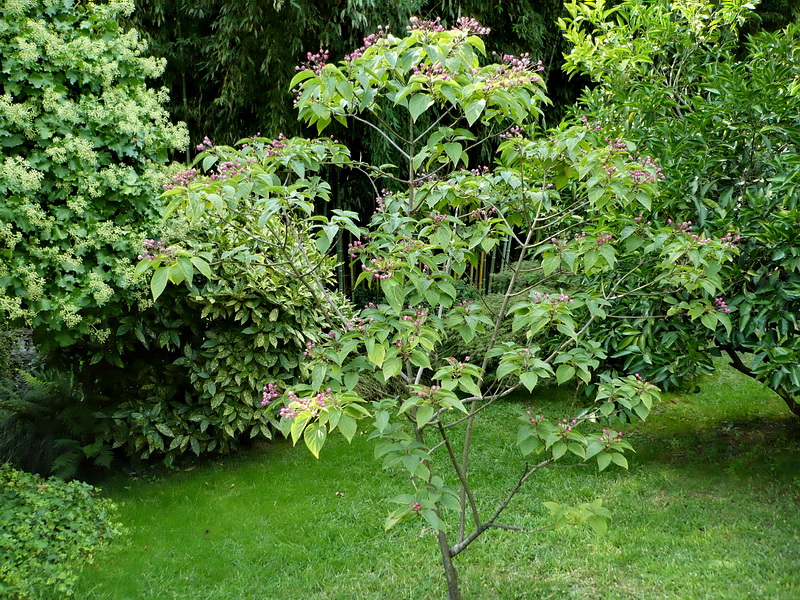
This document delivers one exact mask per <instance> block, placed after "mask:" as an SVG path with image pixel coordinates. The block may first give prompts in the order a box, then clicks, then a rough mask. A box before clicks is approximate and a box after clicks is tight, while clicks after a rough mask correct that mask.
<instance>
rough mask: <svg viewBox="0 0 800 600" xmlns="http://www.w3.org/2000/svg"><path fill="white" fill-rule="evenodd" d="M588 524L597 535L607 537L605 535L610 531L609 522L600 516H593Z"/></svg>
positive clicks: (587, 520)
mask: <svg viewBox="0 0 800 600" xmlns="http://www.w3.org/2000/svg"><path fill="white" fill-rule="evenodd" d="M586 523H587V524H588V525H589V527H591V528H592V529H593V530H594V532H595V533H596V534H597V535H605V533H606V532H607V531H608V521H607V520H606V519H605V518H604V517H601V516H600V515H592V516H591V517H589V518H588V519H586Z"/></svg>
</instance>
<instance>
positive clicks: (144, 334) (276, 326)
mask: <svg viewBox="0 0 800 600" xmlns="http://www.w3.org/2000/svg"><path fill="white" fill-rule="evenodd" d="M285 145H286V146H288V147H287V148H286V149H285V150H284V146H285ZM203 146H204V150H205V151H204V153H203V154H202V155H201V156H200V158H199V159H198V162H200V163H202V165H203V166H204V167H199V168H198V169H187V170H186V171H184V172H183V173H179V174H177V175H176V176H175V177H174V179H173V182H174V187H173V184H166V185H165V187H167V188H168V191H167V192H166V193H165V196H166V197H167V198H171V199H173V200H174V196H175V195H176V194H180V195H182V194H183V193H186V192H188V193H189V194H190V195H191V196H192V197H194V198H198V199H203V201H205V200H206V199H208V200H209V201H210V202H212V203H213V202H221V201H222V199H223V198H225V199H226V200H227V199H233V200H234V201H235V202H236V210H235V212H233V213H231V214H230V215H228V218H226V219H218V218H216V217H215V214H214V211H213V210H210V211H209V212H208V213H204V211H202V210H201V211H199V212H198V211H196V210H194V209H190V210H189V211H187V212H179V213H177V214H176V215H174V216H173V219H172V220H171V221H170V224H169V227H170V228H169V231H168V232H167V234H166V235H167V236H169V237H168V239H167V240H157V241H156V240H147V241H146V242H145V245H146V248H144V249H143V250H142V251H141V252H142V254H141V255H140V256H141V257H142V258H141V260H140V265H141V266H140V267H139V269H138V270H139V271H143V270H145V269H150V268H152V269H155V277H154V280H153V285H152V291H153V295H154V296H158V301H157V302H156V305H155V307H154V310H153V311H151V312H150V313H149V315H148V320H142V319H141V318H136V317H134V316H131V317H129V318H126V319H124V320H123V325H122V326H121V327H120V329H119V332H120V333H121V334H124V335H128V334H130V333H131V332H133V333H134V335H136V337H138V338H140V339H141V340H144V342H145V344H146V346H148V347H149V348H151V349H152V350H151V352H153V353H154V354H157V353H163V356H164V357H165V359H166V360H165V362H166V363H167V365H168V366H167V367H166V368H167V370H168V373H164V372H159V373H157V376H156V377H154V376H153V373H152V372H151V370H148V365H149V364H150V362H149V361H141V362H140V364H139V367H137V369H138V370H139V376H138V377H139V379H138V385H136V386H132V385H131V382H130V381H127V382H126V381H125V380H124V379H122V380H120V382H119V383H118V384H115V389H113V390H108V391H106V394H107V395H108V396H109V397H122V398H124V401H123V402H122V403H121V404H119V405H118V406H117V408H116V410H115V411H114V412H113V413H110V414H111V416H112V419H111V420H112V421H113V423H112V424H111V427H110V429H109V431H108V432H107V439H108V440H110V441H112V442H113V444H114V445H116V446H122V447H123V448H124V450H125V451H126V452H128V453H129V454H136V455H138V456H141V457H143V458H147V457H149V456H151V455H165V456H166V459H167V463H171V462H172V461H173V460H174V459H175V458H176V457H177V456H179V455H180V454H182V453H187V452H194V453H195V454H197V455H200V454H203V453H206V452H220V451H222V452H227V451H230V450H231V449H233V448H234V446H235V444H236V442H237V440H239V439H240V438H241V437H242V436H247V437H251V438H252V437H256V436H265V437H268V438H269V437H271V435H272V430H273V425H274V423H275V418H274V415H273V414H271V412H270V411H267V410H265V409H264V406H263V405H262V402H263V401H264V396H263V388H264V386H265V385H266V384H267V383H273V384H277V385H279V386H281V387H285V386H286V385H288V384H289V383H291V382H293V381H294V380H295V379H297V378H298V377H300V376H301V375H302V374H303V373H302V362H303V359H304V352H305V351H307V349H308V344H312V345H313V344H315V343H317V342H319V340H320V339H321V337H322V336H323V334H324V333H325V332H327V331H328V330H329V329H330V321H329V319H328V318H327V316H326V314H325V312H324V311H322V310H321V309H320V307H319V299H318V298H316V297H315V296H314V295H313V294H312V293H311V292H310V291H309V289H308V285H307V281H306V279H311V278H317V279H318V280H319V281H320V282H321V283H322V284H323V285H328V284H330V283H331V282H332V281H333V268H334V264H335V260H334V259H333V258H332V257H329V256H327V255H326V254H325V253H324V250H325V249H326V248H324V249H323V251H321V250H320V249H318V248H317V247H316V246H315V245H314V243H313V242H312V241H311V239H310V237H309V228H310V227H311V223H310V222H304V221H302V220H297V221H294V222H292V223H291V224H288V226H287V227H285V228H284V227H283V226H278V224H277V222H275V221H274V220H273V221H270V220H266V221H263V222H262V223H261V225H259V226H256V229H257V230H258V236H257V237H252V236H249V235H247V234H246V233H245V232H247V231H248V230H249V229H250V228H252V226H253V223H256V222H258V217H259V216H260V214H257V212H258V211H259V210H260V207H259V205H257V204H256V199H255V196H254V195H253V194H251V192H252V190H253V188H254V186H257V185H263V186H264V187H265V188H271V187H272V186H273V185H277V184H278V183H277V182H279V181H281V180H284V178H285V177H286V176H287V174H291V176H292V177H295V178H299V176H298V174H297V172H302V173H303V175H305V173H306V171H308V173H309V174H310V173H312V172H313V171H314V170H315V169H317V168H318V167H319V164H318V160H317V159H316V158H314V156H315V153H316V152H317V151H319V152H322V154H323V155H324V154H326V153H328V152H333V153H334V154H335V153H337V152H338V150H337V148H339V146H338V145H336V144H332V143H330V140H327V141H321V142H319V143H314V144H312V143H309V142H307V141H303V142H287V141H285V140H282V139H279V140H266V139H261V138H258V139H248V140H245V141H244V142H243V143H242V145H241V148H240V149H234V148H232V147H226V146H220V147H216V146H213V145H211V143H210V141H209V142H206V143H205V144H203ZM328 146H329V147H328ZM284 151H285V152H286V153H287V156H291V157H292V161H293V165H288V164H282V162H283V161H282V158H281V155H282V154H283V153H284ZM295 152H300V153H301V154H302V153H303V152H307V153H308V154H306V156H305V158H302V157H301V158H299V159H297V157H296V155H295ZM201 169H202V170H201ZM286 171H288V173H287V172H286ZM276 172H277V173H279V174H280V179H278V176H277V175H275V173H276ZM272 177H275V178H276V180H275V181H273V180H272ZM265 182H266V183H265ZM291 185H292V187H293V189H294V192H295V193H297V194H302V193H303V191H302V187H303V184H298V183H294V182H293V183H292V184H291ZM311 185H312V186H313V189H315V190H317V191H320V190H319V189H318V188H319V185H320V184H319V183H318V182H317V183H312V184H311ZM167 212H168V213H172V209H171V208H169V209H168V210H167ZM187 217H192V218H191V219H189V218H187ZM276 227H277V229H276ZM282 243H288V244H291V245H292V246H293V247H296V248H302V252H303V253H304V255H305V257H307V258H308V260H309V261H310V262H311V263H312V264H313V268H312V269H311V270H310V272H309V271H307V270H306V269H305V267H302V265H301V264H300V262H299V261H298V260H297V259H295V263H297V264H294V263H292V261H291V260H288V261H287V260H284V258H283V257H282V255H281V253H282V249H281V247H280V244H282ZM298 252H300V251H298ZM275 263H278V264H279V265H281V266H280V267H275V266H274V264H275ZM301 267H302V268H301ZM295 268H301V271H302V272H301V271H297V272H295V271H294V270H293V269H295ZM168 281H172V282H174V283H184V284H185V287H182V288H176V287H169V288H167V287H166V284H167V282H168ZM327 293H328V294H329V295H331V297H334V296H335V297H336V300H335V303H336V304H337V306H338V307H339V310H340V311H344V312H345V313H347V312H348V311H349V310H350V309H349V308H348V306H347V303H346V302H345V301H344V299H343V298H342V297H340V296H339V295H338V294H334V293H333V292H327ZM162 294H163V295H162ZM126 360H127V358H126ZM129 362H130V364H126V367H129V366H130V365H132V364H136V357H135V356H130V361H129ZM124 370H125V369H120V371H124ZM104 380H105V381H107V380H108V373H107V372H98V373H97V375H96V377H95V378H94V379H93V380H92V385H93V386H94V387H95V388H96V387H97V386H102V385H104ZM165 381H168V382H170V384H165V383H164V382H165ZM105 385H107V383H106V384H105ZM131 387H133V388H135V389H140V390H142V392H143V393H140V394H138V395H137V396H134V397H131V396H127V397H126V396H125V394H126V389H128V388H131Z"/></svg>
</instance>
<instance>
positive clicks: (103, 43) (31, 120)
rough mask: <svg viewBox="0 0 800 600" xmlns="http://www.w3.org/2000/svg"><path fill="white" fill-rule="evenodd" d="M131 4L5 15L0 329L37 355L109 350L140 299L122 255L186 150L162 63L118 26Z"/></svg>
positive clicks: (113, 1)
mask: <svg viewBox="0 0 800 600" xmlns="http://www.w3.org/2000/svg"><path fill="white" fill-rule="evenodd" d="M132 10H133V2H132V1H131V0H110V1H107V2H106V1H103V2H80V3H76V2H73V1H71V0H9V1H8V2H4V3H3V5H2V7H0V56H2V59H1V60H2V69H0V88H1V89H2V90H3V93H2V95H0V196H2V202H0V319H2V321H3V323H4V324H5V325H6V326H11V327H21V326H27V327H31V328H32V329H33V330H34V336H35V337H36V339H37V343H38V344H39V346H40V347H44V348H48V349H52V348H57V347H64V346H70V345H73V344H75V343H77V342H83V343H87V342H88V343H89V344H91V345H95V346H97V347H99V345H100V344H102V343H103V342H104V341H106V340H107V338H108V337H109V336H110V334H111V333H112V330H111V329H110V324H111V323H113V319H114V318H115V317H117V316H118V315H120V314H124V313H126V312H129V311H130V310H132V309H133V308H135V307H137V303H138V302H139V300H141V298H143V297H144V296H142V295H140V294H139V292H137V291H136V289H135V285H134V284H133V283H132V277H131V275H132V272H133V267H134V265H133V263H132V262H131V260H130V258H129V256H130V253H132V252H134V251H133V250H130V252H126V250H128V249H131V248H133V245H134V244H135V245H138V244H139V243H140V241H141V238H142V237H143V236H142V233H141V232H143V231H146V229H147V226H148V224H149V223H151V222H153V219H154V218H155V217H156V216H157V213H158V209H157V205H156V204H155V203H154V202H153V197H154V191H155V190H156V189H158V187H159V186H160V185H161V183H162V182H163V179H164V177H165V175H164V172H165V169H164V166H163V165H164V163H165V162H166V161H167V158H168V153H169V152H170V151H173V150H177V149H181V148H185V147H186V145H187V143H188V139H187V134H186V131H185V129H184V127H183V126H182V125H180V124H179V125H174V124H172V123H170V121H169V116H168V114H167V112H166V111H165V109H164V108H163V105H164V103H165V102H166V100H167V97H166V93H165V92H164V91H159V90H154V89H151V88H149V87H148V86H147V84H146V82H147V80H148V79H152V78H154V77H157V76H158V75H160V74H161V72H162V71H163V69H164V61H163V60H158V59H155V58H152V57H146V56H145V50H146V48H145V45H144V44H143V42H142V41H141V40H140V39H139V37H138V35H137V33H136V31H133V30H130V31H124V30H123V29H122V28H121V27H120V25H119V21H120V19H121V18H123V17H125V16H126V15H128V14H130V12H131V11H132Z"/></svg>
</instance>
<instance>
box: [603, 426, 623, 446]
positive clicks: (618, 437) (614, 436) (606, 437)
mask: <svg viewBox="0 0 800 600" xmlns="http://www.w3.org/2000/svg"><path fill="white" fill-rule="evenodd" d="M602 433H603V435H601V436H600V441H601V442H602V443H604V444H606V445H608V444H611V443H613V442H621V441H622V434H621V433H617V432H615V431H611V430H609V429H603V432H602Z"/></svg>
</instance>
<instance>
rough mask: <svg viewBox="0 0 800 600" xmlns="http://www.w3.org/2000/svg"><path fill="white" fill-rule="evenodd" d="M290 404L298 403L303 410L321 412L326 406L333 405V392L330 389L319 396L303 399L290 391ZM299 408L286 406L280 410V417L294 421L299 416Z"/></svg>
mask: <svg viewBox="0 0 800 600" xmlns="http://www.w3.org/2000/svg"><path fill="white" fill-rule="evenodd" d="M288 402H289V404H290V405H291V404H295V403H296V404H299V405H300V406H302V407H303V408H309V409H312V410H319V409H320V408H325V407H326V406H330V405H331V404H333V402H334V398H333V390H331V388H328V389H326V390H325V391H324V392H319V393H318V394H315V395H314V396H310V397H308V398H301V397H300V396H298V395H297V394H296V393H295V392H293V391H291V390H289V393H288ZM297 408H298V407H291V406H284V407H283V408H281V410H280V416H281V417H282V418H284V419H292V418H294V417H296V416H297Z"/></svg>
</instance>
